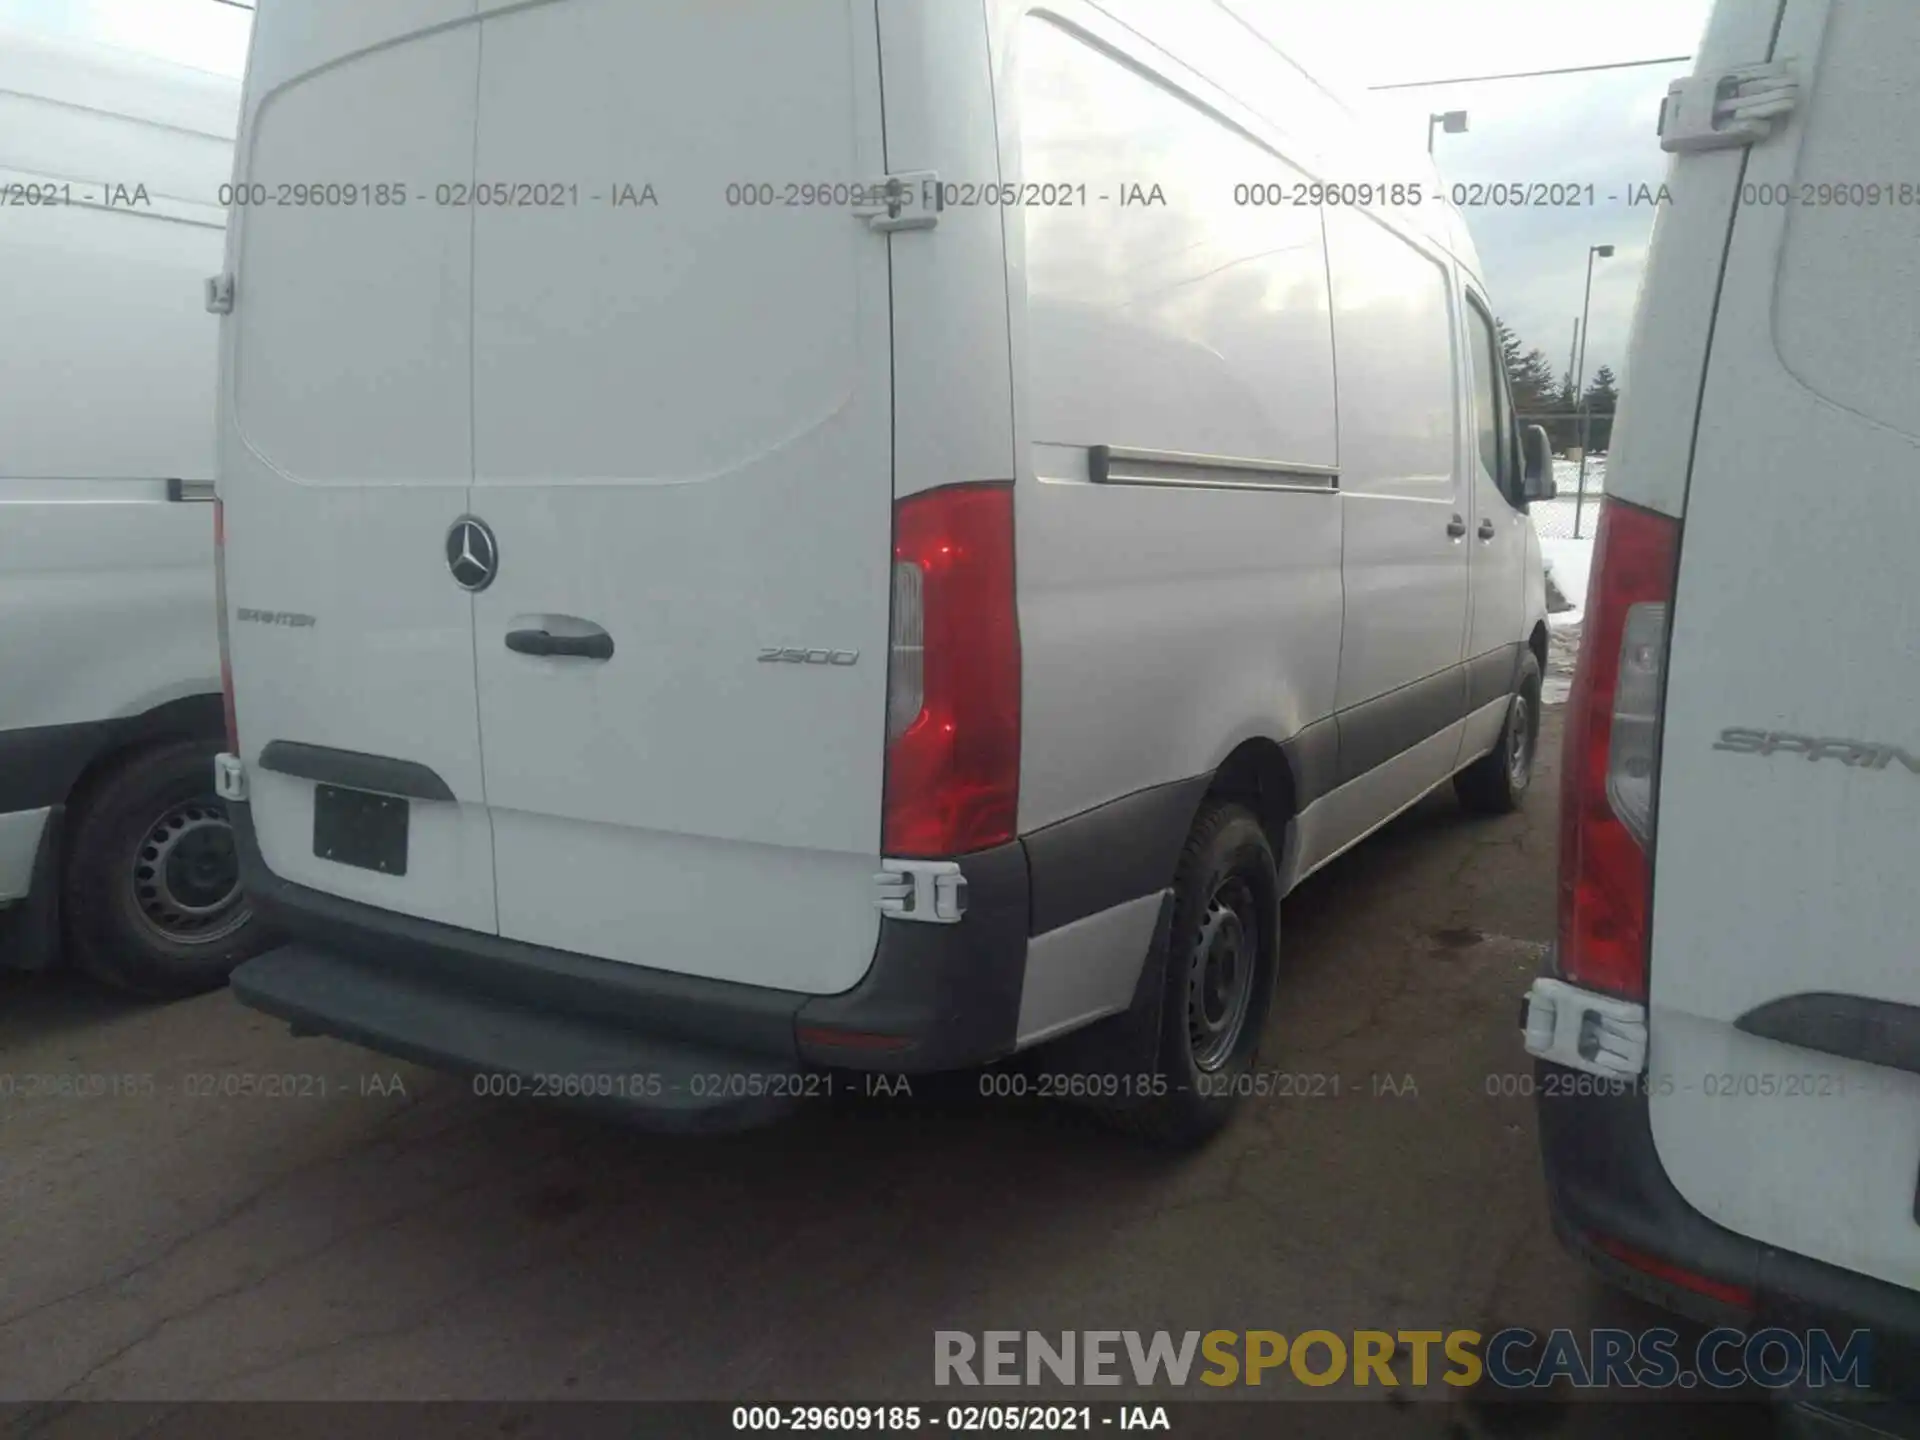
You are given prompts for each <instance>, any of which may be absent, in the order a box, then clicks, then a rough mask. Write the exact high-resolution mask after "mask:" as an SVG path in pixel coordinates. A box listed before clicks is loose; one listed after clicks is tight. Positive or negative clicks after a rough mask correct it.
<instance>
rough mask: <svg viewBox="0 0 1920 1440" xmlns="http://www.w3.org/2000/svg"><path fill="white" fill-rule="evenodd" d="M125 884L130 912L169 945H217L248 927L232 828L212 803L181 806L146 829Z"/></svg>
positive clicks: (192, 802) (200, 801)
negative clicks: (127, 890)
mask: <svg viewBox="0 0 1920 1440" xmlns="http://www.w3.org/2000/svg"><path fill="white" fill-rule="evenodd" d="M127 880H128V887H129V892H130V895H131V898H132V901H133V913H134V914H135V915H137V916H139V917H140V921H141V923H142V924H143V925H145V926H146V928H147V929H148V930H149V931H151V932H152V933H153V934H154V935H156V936H158V937H159V938H160V939H162V940H165V941H167V942H168V943H170V944H174V945H213V944H217V943H218V942H219V941H222V940H225V939H226V938H227V937H228V936H230V935H232V934H233V933H234V932H235V931H236V930H238V929H239V928H240V927H241V926H242V925H245V924H246V923H247V920H248V916H249V912H248V909H247V906H246V905H245V903H244V902H243V899H242V896H241V892H240V863H239V858H238V856H237V855H236V854H235V853H234V848H233V827H232V825H231V824H229V823H228V820H227V812H226V809H225V807H223V806H222V805H220V804H219V803H218V802H216V801H212V800H208V799H204V798H202V799H195V800H187V801H182V802H181V803H180V804H178V805H175V806H173V807H172V808H170V809H168V810H167V811H166V812H165V813H163V814H162V815H161V816H160V817H159V819H157V820H155V821H154V823H153V824H151V825H149V826H148V827H147V829H146V831H145V832H144V833H143V834H142V835H141V837H140V841H139V843H138V844H137V845H136V846H135V847H134V852H133V863H132V865H131V866H129V868H128V873H127Z"/></svg>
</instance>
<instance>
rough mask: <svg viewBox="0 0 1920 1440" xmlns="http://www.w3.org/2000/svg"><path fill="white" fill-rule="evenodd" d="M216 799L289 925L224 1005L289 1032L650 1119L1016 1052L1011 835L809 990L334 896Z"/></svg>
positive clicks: (678, 1117)
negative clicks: (280, 859)
mask: <svg viewBox="0 0 1920 1440" xmlns="http://www.w3.org/2000/svg"><path fill="white" fill-rule="evenodd" d="M228 810H229V813H230V815H231V817H232V821H233V828H234V843H235V848H236V850H237V852H238V855H239V859H240V874H241V881H242V883H243V884H244V886H245V887H246V890H247V893H248V896H249V899H250V900H251V901H252V903H253V905H254V907H255V908H256V910H257V911H258V912H259V913H260V915H261V917H262V918H263V919H264V920H265V921H267V923H268V924H270V925H272V926H273V927H275V928H276V929H277V930H279V931H280V932H281V933H282V934H284V935H286V936H287V937H288V939H289V943H288V944H286V945H283V946H281V947H280V948H278V949H275V950H271V951H268V952H267V953H266V954H263V955H261V956H259V957H257V958H256V959H253V960H250V961H248V962H247V963H246V964H244V965H242V966H241V967H240V968H239V969H238V970H236V971H235V972H234V976H233V990H234V994H235V995H236V996H237V997H238V998H239V999H240V1001H241V1002H242V1003H244V1004H246V1005H250V1006H252V1007H253V1008H255V1009H258V1010H261V1011H264V1012H266V1013H267V1014H270V1015H274V1016H277V1017H278V1018H280V1019H283V1020H286V1021H288V1022H289V1023H290V1024H292V1025H293V1027H294V1028H295V1030H296V1032H299V1033H307V1034H319V1035H331V1036H335V1037H337V1038H339V1039H343V1040H348V1041H351V1042H353V1043H355V1044H358V1045H363V1046H366V1047H367V1048H369V1049H372V1050H377V1051H380V1052H381V1053H383V1054H389V1055H395V1056H399V1057H402V1058H405V1059H410V1060H416V1061H419V1062H421V1063H424V1064H428V1065H432V1066H436V1067H438V1068H443V1069H448V1070H453V1071H456V1072H462V1073H470V1074H473V1075H476V1076H480V1077H486V1078H485V1083H484V1087H483V1088H486V1089H487V1093H500V1092H506V1093H513V1094H522V1095H535V1096H551V1098H554V1099H558V1100H563V1101H579V1102H581V1103H585V1104H590V1105H594V1106H596V1107H605V1108H613V1109H618V1110H621V1111H624V1112H627V1113H629V1114H631V1115H632V1116H633V1117H634V1118H635V1119H637V1120H638V1121H640V1122H641V1123H644V1124H647V1125H650V1126H652V1127H654V1128H663V1129H673V1130H693V1129H728V1128H739V1127H741V1126H746V1125H752V1124H756V1123H760V1122H763V1121H766V1120H770V1119H773V1118H775V1117H776V1116H778V1115H779V1114H780V1113H782V1111H784V1110H785V1109H787V1108H789V1107H790V1105H791V1104H792V1103H793V1102H794V1101H795V1100H796V1098H804V1097H805V1096H807V1095H809V1094H813V1093H818V1091H817V1089H813V1088H810V1087H809V1086H808V1085H807V1084H806V1082H805V1080H804V1077H805V1076H806V1075H808V1074H812V1073H817V1072H818V1071H819V1070H821V1069H823V1068H826V1067H833V1068H849V1069H862V1070H875V1071H885V1072H893V1073H907V1074H920V1073H926V1072H929V1071H936V1070H950V1069H957V1068H962V1067H965V1066H969V1065H978V1064H984V1063H986V1062H988V1061H991V1060H995V1059H998V1058H1000V1057H1001V1056H1004V1055H1006V1054H1008V1053H1010V1052H1011V1051H1012V1050H1013V1048H1014V1037H1015V1033H1016V1029H1017V1023H1018V1018H1019V1009H1020V992H1021V986H1022V984H1023V981H1024V978H1025V972H1026V951H1027V923H1028V882H1027V862H1026V855H1025V851H1024V849H1023V847H1022V846H1021V844H1020V843H1019V842H1018V841H1016V842H1014V843H1012V844H1008V845H1004V846H1001V847H998V848H997V849H994V850H987V851H982V852H979V853H978V854H975V855H969V856H963V857H961V860H960V865H961V868H962V870H963V872H964V873H965V875H966V878H967V893H968V911H967V916H966V919H965V920H963V921H962V922H961V923H959V924H957V925H932V924H921V923H915V922H911V921H898V920H894V919H891V918H883V919H882V920H881V922H880V938H879V942H878V944H877V946H876V948H875V953H874V957H873V962H872V964H871V966H870V967H869V969H868V971H867V973H866V975H865V976H864V977H863V978H862V979H861V981H860V983H859V984H857V985H856V986H854V987H853V988H852V989H851V990H848V991H846V992H844V993H843V994H839V995H827V996H820V995H805V994H799V993H796V992H792V991H785V990H775V989H769V988H765V987H761V986H754V985H742V984H737V983H733V982H729V981H722V980H711V979H704V978H701V977H697V976H690V975H683V974H679V973H676V972H673V971H667V970H656V969H650V968H648V967H645V966H639V965H629V964H622V963H619V962H616V961H610V960H601V959H596V958H593V957H590V956H584V955H577V954H572V953H569V952H566V951H560V950H551V949H546V948H544V947H541V946H537V945H528V944H525V943H522V942H520V941H515V940H508V939H503V938H502V937H500V936H497V935H488V934H484V933H481V932H478V931H471V930H462V929H459V928H458V927H455V926H451V925H443V924H439V923H436V922H434V921H429V920H420V919H417V918H415V917H412V916H408V915H400V914H396V913H394V912H392V911H386V910H381V909H379V908H377V907H375V906H370V905H362V904H358V903H356V902H353V901H349V900H342V899H340V898H339V897H337V896H333V895H328V894H325V893H323V892H321V891H318V890H313V889H310V888H308V887H306V886H302V885H296V884H293V883H291V882H289V881H286V880H283V879H281V878H280V877H279V876H277V875H275V874H273V872H272V871H270V870H268V869H267V867H266V864H265V862H264V861H263V859H262V858H261V855H260V850H259V845H258V843H257V841H256V839H255V836H254V830H253V823H252V815H251V811H250V807H249V806H247V805H245V804H230V805H229V806H228ZM494 1077H500V1078H494Z"/></svg>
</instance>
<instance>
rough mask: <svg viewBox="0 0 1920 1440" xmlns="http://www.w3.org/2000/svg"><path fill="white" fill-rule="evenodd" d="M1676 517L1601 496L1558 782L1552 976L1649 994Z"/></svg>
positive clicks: (1629, 995)
mask: <svg viewBox="0 0 1920 1440" xmlns="http://www.w3.org/2000/svg"><path fill="white" fill-rule="evenodd" d="M1679 538H1680V522H1679V521H1678V520H1674V519H1672V518H1670V517H1668V516H1665V515H1660V514H1656V513H1655V512H1653V511H1651V510H1643V509H1641V508H1640V507H1639V506H1637V505H1628V504H1624V503H1622V502H1620V501H1618V500H1612V499H1609V500H1606V501H1604V502H1602V504H1601V509H1600V527H1599V533H1598V535H1597V537H1596V539H1595V542H1594V552H1593V571H1592V576H1591V578H1590V579H1589V581H1588V583H1587V607H1586V619H1585V626H1586V630H1585V634H1584V636H1583V637H1582V640H1581V645H1580V659H1579V663H1578V664H1577V666H1576V667H1575V670H1574V678H1573V690H1572V694H1571V695H1570V696H1569V697H1568V704H1567V729H1566V736H1565V739H1564V742H1563V749H1562V754H1561V782H1560V933H1559V941H1560V954H1559V959H1560V973H1561V974H1562V976H1564V977H1565V978H1566V979H1568V980H1570V981H1572V982H1574V983H1575V984H1578V985H1584V986H1587V987H1589V988H1591V989H1594V990H1599V991H1604V992H1605V993H1607V994H1611V995H1618V996H1620V997H1622V998H1624V999H1629V1000H1644V999H1646V995H1647V918H1648V909H1649V905H1650V902H1651V898H1652V888H1653V874H1652V865H1651V861H1650V859H1649V855H1650V851H1651V849H1652V839H1653V796H1654V786H1655V778H1656V777H1655V776H1654V773H1653V767H1654V761H1655V758H1656V757H1657V755H1658V753H1659V706H1660V698H1661V690H1660V677H1661V674H1662V672H1663V670H1664V669H1665V666H1666V653H1667V614H1668V610H1669V607H1670V606H1671V603H1672V600H1673V584H1674V564H1675V559H1676V557H1677V554H1678V550H1679Z"/></svg>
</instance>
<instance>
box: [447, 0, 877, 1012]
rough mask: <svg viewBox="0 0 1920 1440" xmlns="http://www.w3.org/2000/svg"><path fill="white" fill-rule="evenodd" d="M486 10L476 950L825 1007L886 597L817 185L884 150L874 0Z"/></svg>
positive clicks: (855, 286) (849, 346)
mask: <svg viewBox="0 0 1920 1440" xmlns="http://www.w3.org/2000/svg"><path fill="white" fill-rule="evenodd" d="M481 12H482V16H483V22H482V30H483V37H482V44H481V51H480V57H479V64H478V84H477V86H476V87H475V91H474V93H475V94H476V95H477V97H478V98H477V105H478V112H477V115H476V117H475V120H476V126H477V129H476V134H475V141H474V155H475V165H474V179H475V182H476V186H477V187H479V188H478V198H481V199H483V200H485V201H486V202H487V203H484V204H481V205H478V206H476V207H475V208H474V209H473V210H472V211H471V215H472V222H473V249H472V265H473V274H472V283H473V342H472V343H473V422H474V429H473V444H474V451H473V468H474V484H473V498H472V508H473V511H474V513H475V514H476V515H478V516H480V517H481V518H483V519H484V520H485V521H486V522H487V524H488V525H490V526H491V527H492V530H493V532H494V534H495V536H496V537H497V539H498V544H499V571H498V577H497V579H496V580H495V581H494V582H493V583H492V584H491V585H490V586H489V587H488V588H487V589H485V590H484V591H482V592H480V593H479V594H477V595H476V596H475V597H474V636H473V654H474V660H475V665H476V668H477V672H478V677H479V716H480V733H481V736H482V744H483V750H484V756H485V777H486V795H487V803H488V806H489V809H490V814H491V819H492V827H493V842H494V857H495V874H496V886H497V895H498V913H499V929H500V933H501V934H502V935H504V936H507V937H510V938H513V939H518V940H525V941H529V942H533V943H537V944H540V945H545V946H551V947H555V948H559V949H563V950H569V951H575V952H579V953H583V954H588V955H594V956H600V957H604V958H608V959H613V960H619V961H628V962H633V963H636V964H643V965H647V966H653V967H658V968H664V969H669V970H676V971H682V972H686V973H690V974H696V975H702V976H711V977H718V978H722V979H728V980H738V981H745V982H750V983H755V984H761V985H769V986H775V987H780V988H784V989H790V990H795V991H806V992H815V993H826V992H835V991H839V990H843V989H846V988H848V987H849V986H851V985H852V984H853V983H854V982H855V981H857V980H858V979H859V978H860V976H861V975H862V974H863V973H864V972H865V971H866V969H867V967H868V965H869V963H870V962H871V959H872V955H873V949H874V944H875V941H876V939H877V935H878V923H879V916H878V912H877V911H876V909H875V908H874V903H873V875H874V873H875V871H876V869H877V868H878V866H877V862H878V858H879V837H880V816H881V781H882V772H883V766H884V750H885V727H886V678H887V638H888V619H889V613H888V608H889V597H890V584H891V556H890V545H891V523H892V511H891V506H892V498H893V493H892V464H891V440H892V436H891V404H892V392H891V383H890V379H889V353H890V352H889V344H890V338H889V337H890V323H891V322H890V297H889V290H888V280H889V272H888V242H887V237H886V236H885V235H884V234H881V233H876V232H875V231H874V230H873V229H872V228H871V227H870V226H869V225H868V224H867V222H866V221H865V220H863V219H861V218H859V217H858V216H857V215H855V214H854V213H853V207H852V206H851V205H850V204H849V203H848V201H849V195H848V193H847V187H849V186H856V185H861V184H866V183H870V182H872V181H874V180H876V179H877V178H879V177H881V176H882V175H883V173H884V171H885V169H886V165H885V157H884V152H883V148H882V139H883V137H882V130H881V102H880V62H879V53H878V36H877V31H876V23H877V22H876V17H875V6H874V5H873V4H872V3H871V0H839V3H830V4H815V5H794V4H792V3H790V0H730V3H728V4H725V5H715V4H712V3H711V0H652V3H649V4H646V5H632V4H627V3H623V0H559V3H553V4H546V5H538V6H519V5H512V6H509V5H506V4H495V3H492V0H483V3H482V5H481ZM543 181H547V182H551V184H550V185H549V186H548V187H547V188H546V189H541V188H539V182H543ZM526 182H534V183H535V189H534V190H533V191H532V192H526V191H518V192H516V191H514V190H509V189H507V188H505V187H509V186H516V185H520V184H524V183H526ZM575 186H577V191H578V193H577V194H576V193H575V192H574V189H573V188H572V187H575ZM493 187H499V188H497V189H496V188H493ZM496 202H504V203H496Z"/></svg>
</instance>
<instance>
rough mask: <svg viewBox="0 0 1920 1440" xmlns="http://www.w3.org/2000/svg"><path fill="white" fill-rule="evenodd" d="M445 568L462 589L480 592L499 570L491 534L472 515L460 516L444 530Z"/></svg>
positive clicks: (484, 524) (498, 559) (496, 552)
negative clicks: (445, 545)
mask: <svg viewBox="0 0 1920 1440" xmlns="http://www.w3.org/2000/svg"><path fill="white" fill-rule="evenodd" d="M447 569H449V570H451V571H452V572H453V579H454V583H455V584H457V585H458V586H459V587H460V588H461V589H462V590H484V589H486V588H487V586H489V585H491V584H492V583H493V577H494V576H495V575H496V574H497V573H499V569H500V547H499V546H497V545H495V544H494V543H493V531H491V530H489V529H488V528H487V522H486V521H484V520H482V519H480V518H479V517H478V516H476V515H462V516H461V517H460V518H459V519H458V520H456V521H454V522H453V528H452V529H451V530H449V531H447Z"/></svg>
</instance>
